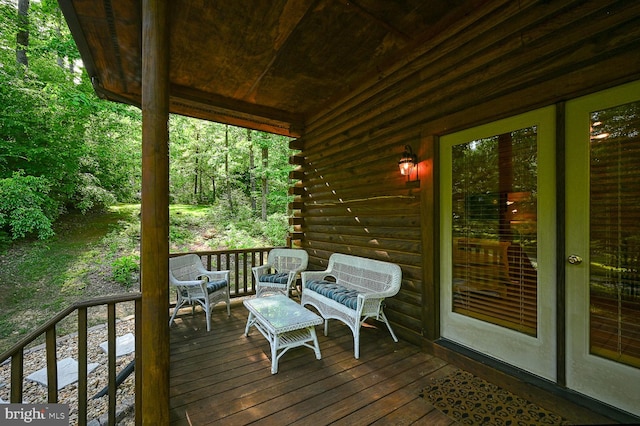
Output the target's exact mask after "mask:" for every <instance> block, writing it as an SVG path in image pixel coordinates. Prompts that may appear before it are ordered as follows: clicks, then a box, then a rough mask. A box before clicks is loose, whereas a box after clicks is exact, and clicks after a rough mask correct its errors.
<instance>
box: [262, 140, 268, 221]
mask: <svg viewBox="0 0 640 426" xmlns="http://www.w3.org/2000/svg"><path fill="white" fill-rule="evenodd" d="M268 166H269V148H267V147H264V148H262V170H263V171H262V220H267V193H268V191H269V187H268V185H267V184H268V182H267V167H268Z"/></svg>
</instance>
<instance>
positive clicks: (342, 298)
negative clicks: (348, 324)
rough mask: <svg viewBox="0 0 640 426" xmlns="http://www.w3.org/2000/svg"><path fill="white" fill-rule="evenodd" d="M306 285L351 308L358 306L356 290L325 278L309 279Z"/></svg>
mask: <svg viewBox="0 0 640 426" xmlns="http://www.w3.org/2000/svg"><path fill="white" fill-rule="evenodd" d="M306 287H307V288H308V289H310V290H313V291H315V292H316V293H319V294H321V295H323V296H325V297H328V298H329V299H333V300H335V301H336V302H338V303H341V304H343V305H345V306H347V307H349V308H351V309H356V307H357V306H358V292H357V291H356V290H351V289H348V288H346V287H343V286H341V285H338V284H336V283H334V282H331V281H325V280H312V281H309V282H308V283H306Z"/></svg>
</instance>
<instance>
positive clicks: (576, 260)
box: [567, 254, 582, 265]
mask: <svg viewBox="0 0 640 426" xmlns="http://www.w3.org/2000/svg"><path fill="white" fill-rule="evenodd" d="M567 262H569V263H570V264H571V265H579V264H581V263H582V258H581V257H580V256H578V255H577V254H572V255H571V256H569V257H568V258H567Z"/></svg>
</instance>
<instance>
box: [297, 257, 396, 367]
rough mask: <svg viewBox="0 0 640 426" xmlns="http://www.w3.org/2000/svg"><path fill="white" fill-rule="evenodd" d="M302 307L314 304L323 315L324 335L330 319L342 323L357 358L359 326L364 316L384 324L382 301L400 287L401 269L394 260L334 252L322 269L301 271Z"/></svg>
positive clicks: (385, 319)
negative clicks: (349, 333) (346, 327)
mask: <svg viewBox="0 0 640 426" xmlns="http://www.w3.org/2000/svg"><path fill="white" fill-rule="evenodd" d="M301 275H302V299H301V304H302V306H305V305H311V306H313V307H315V308H316V309H317V310H318V312H319V313H320V315H321V316H322V318H324V335H325V336H327V335H328V332H329V321H328V320H329V319H337V320H339V321H342V322H343V323H345V324H346V325H347V326H348V327H349V328H350V329H351V331H352V332H353V344H354V356H355V358H356V359H357V358H359V357H360V326H361V325H362V323H363V322H364V321H365V320H366V319H367V318H375V319H377V320H378V321H382V322H384V323H385V324H386V325H387V328H388V329H389V332H390V333H391V337H393V340H394V341H396V342H397V341H398V338H397V337H396V335H395V333H394V332H393V330H392V329H391V325H390V324H389V321H388V320H387V317H386V316H385V314H384V312H383V301H384V299H385V298H386V297H391V296H394V295H395V294H397V293H398V291H399V290H400V283H401V281H402V271H401V270H400V267H399V266H398V265H396V264H394V263H389V262H383V261H380V260H373V259H367V258H364V257H358V256H351V255H347V254H340V253H334V254H332V255H331V257H329V265H328V266H327V269H326V270H325V271H305V272H302V274H301Z"/></svg>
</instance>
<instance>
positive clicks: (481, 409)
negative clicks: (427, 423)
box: [420, 370, 570, 425]
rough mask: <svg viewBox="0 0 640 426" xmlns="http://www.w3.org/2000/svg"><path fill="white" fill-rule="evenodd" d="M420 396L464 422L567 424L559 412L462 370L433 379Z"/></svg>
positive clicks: (477, 423) (449, 415)
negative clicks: (542, 406) (546, 408)
mask: <svg viewBox="0 0 640 426" xmlns="http://www.w3.org/2000/svg"><path fill="white" fill-rule="evenodd" d="M420 397H421V398H423V399H425V400H426V401H428V402H430V403H431V404H432V405H433V406H435V407H436V408H437V409H438V410H440V411H442V412H443V413H444V414H446V415H447V416H448V417H450V418H452V419H453V420H455V421H457V422H460V423H461V424H465V425H547V424H548V425H568V424H570V423H569V422H568V421H567V420H566V419H564V418H563V417H562V416H559V415H557V414H555V413H552V412H551V411H548V410H545V409H544V408H541V407H539V406H538V405H536V404H533V403H531V402H529V401H527V400H526V399H523V398H521V397H519V396H517V395H514V394H512V393H511V392H509V391H506V390H504V389H502V388H500V387H498V386H496V385H494V384H492V383H489V382H486V381H484V380H482V379H480V378H478V377H476V376H474V375H473V374H471V373H469V372H466V371H462V370H458V371H457V372H455V373H452V374H450V375H448V376H445V377H443V378H441V379H437V380H434V381H433V383H432V384H431V385H429V386H427V387H426V388H424V389H423V390H422V392H420Z"/></svg>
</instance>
